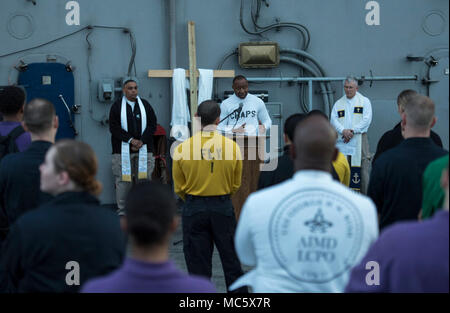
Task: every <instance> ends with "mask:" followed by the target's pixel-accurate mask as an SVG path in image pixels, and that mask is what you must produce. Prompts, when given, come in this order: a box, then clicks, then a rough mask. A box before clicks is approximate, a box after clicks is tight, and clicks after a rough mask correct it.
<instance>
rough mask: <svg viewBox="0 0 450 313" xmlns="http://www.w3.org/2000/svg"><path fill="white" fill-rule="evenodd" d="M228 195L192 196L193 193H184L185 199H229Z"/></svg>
mask: <svg viewBox="0 0 450 313" xmlns="http://www.w3.org/2000/svg"><path fill="white" fill-rule="evenodd" d="M230 197H231V196H230V195H229V194H228V195H220V196H194V195H189V194H187V195H186V199H191V200H201V199H213V200H214V199H216V200H228V199H230Z"/></svg>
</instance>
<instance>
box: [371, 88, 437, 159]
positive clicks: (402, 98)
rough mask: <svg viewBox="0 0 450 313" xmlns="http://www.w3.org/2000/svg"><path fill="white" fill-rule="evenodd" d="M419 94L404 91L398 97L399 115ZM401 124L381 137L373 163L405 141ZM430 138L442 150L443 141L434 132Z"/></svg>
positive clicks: (407, 90)
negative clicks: (409, 101) (410, 100)
mask: <svg viewBox="0 0 450 313" xmlns="http://www.w3.org/2000/svg"><path fill="white" fill-rule="evenodd" d="M415 94H417V92H416V91H414V90H411V89H406V90H403V91H402V92H401V93H400V94H399V95H398V97H397V106H398V107H397V109H398V113H399V114H400V115H401V114H402V112H403V111H404V110H405V103H406V102H407V101H408V99H409V97H411V96H413V95H415ZM400 123H401V122H398V124H397V125H395V126H394V128H393V129H391V130H388V131H387V132H385V133H384V134H383V136H381V138H380V141H378V145H377V151H376V152H375V156H374V157H373V160H372V163H374V162H375V160H376V159H377V158H378V157H379V156H380V155H381V154H382V153H383V152H385V151H387V150H389V149H391V148H394V147H396V146H398V145H399V144H400V143H401V142H402V141H403V140H404V138H403V136H402V130H401V125H400ZM430 138H431V139H432V140H433V142H434V143H435V144H437V145H438V146H439V147H441V148H442V141H441V138H440V137H439V135H438V134H436V133H435V132H434V131H430Z"/></svg>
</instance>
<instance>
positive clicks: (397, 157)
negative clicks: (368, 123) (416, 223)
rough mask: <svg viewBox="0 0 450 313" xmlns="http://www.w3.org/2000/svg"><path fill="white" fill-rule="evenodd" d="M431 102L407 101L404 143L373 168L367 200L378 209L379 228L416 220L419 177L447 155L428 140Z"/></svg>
mask: <svg viewBox="0 0 450 313" xmlns="http://www.w3.org/2000/svg"><path fill="white" fill-rule="evenodd" d="M434 110H435V106H434V102H433V101H432V100H431V99H430V98H428V97H426V96H423V95H420V94H415V95H412V96H410V97H409V98H408V101H407V102H406V103H405V106H404V111H403V112H402V114H401V116H402V121H401V132H402V135H403V137H404V138H405V140H403V141H402V142H401V143H400V144H399V145H398V146H397V147H395V148H392V149H389V150H388V151H386V152H384V153H383V154H382V155H381V156H380V157H379V158H378V159H377V160H376V161H375V162H374V164H373V167H372V173H371V176H370V183H369V189H368V194H367V195H368V196H369V197H370V198H372V200H373V202H374V203H375V205H376V206H377V210H378V215H379V219H380V222H379V225H380V228H381V229H382V228H384V227H386V226H388V225H390V224H392V223H395V222H398V221H402V220H417V217H418V214H419V211H420V209H421V205H422V175H423V172H424V171H425V168H426V167H427V165H428V164H429V163H430V162H431V161H433V160H435V159H437V158H439V157H441V156H444V155H446V154H447V153H448V152H447V151H446V150H444V149H442V148H441V147H439V146H438V145H436V144H435V143H434V142H433V140H432V139H431V138H430V130H431V127H432V126H433V125H434V123H435V122H436V117H435V116H434Z"/></svg>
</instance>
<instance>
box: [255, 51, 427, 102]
mask: <svg viewBox="0 0 450 313" xmlns="http://www.w3.org/2000/svg"><path fill="white" fill-rule="evenodd" d="M294 60H295V59H294ZM280 61H281V59H280ZM345 79H346V77H343V76H342V77H247V81H249V82H308V84H309V87H310V89H311V83H312V82H314V81H315V82H330V81H341V82H342V81H344V80H345ZM355 79H356V80H357V81H366V80H367V81H402V80H418V76H417V75H409V76H370V77H366V76H359V77H358V76H357V77H355ZM309 101H310V103H309V107H310V108H312V98H310V99H309Z"/></svg>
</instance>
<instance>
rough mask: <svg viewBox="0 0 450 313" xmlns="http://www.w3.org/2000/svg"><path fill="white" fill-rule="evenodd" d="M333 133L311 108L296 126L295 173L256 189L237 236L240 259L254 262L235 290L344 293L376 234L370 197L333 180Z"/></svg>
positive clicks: (243, 215) (239, 224)
mask: <svg viewBox="0 0 450 313" xmlns="http://www.w3.org/2000/svg"><path fill="white" fill-rule="evenodd" d="M335 143H336V133H335V131H334V129H333V128H332V126H331V125H330V123H329V122H328V121H327V119H326V118H324V117H322V116H319V115H313V116H309V117H307V118H306V119H304V120H303V121H302V122H300V124H299V125H298V126H297V128H296V131H295V135H294V143H293V147H292V149H291V156H292V157H293V159H294V167H295V170H296V173H295V174H294V177H293V178H291V179H289V180H287V181H285V182H283V183H281V184H278V185H275V186H273V187H269V188H266V189H263V190H262V191H259V192H256V193H253V194H251V195H250V197H249V198H248V199H247V201H246V202H245V204H244V207H243V210H242V213H241V217H240V219H239V223H238V227H237V230H236V236H235V247H236V252H237V254H238V257H239V259H240V261H241V263H243V264H246V265H250V266H256V267H255V269H253V270H252V271H250V272H248V273H247V274H245V275H244V276H242V277H241V278H239V279H238V280H237V281H236V282H235V283H234V284H233V285H232V286H231V287H230V289H234V288H239V287H241V286H245V285H248V286H251V287H252V288H253V291H254V292H258V293H259V292H264V293H265V292H267V293H273V292H275V293H281V292H283V293H284V292H343V291H344V289H345V286H346V284H347V282H348V279H349V275H350V270H351V268H352V267H353V266H354V265H356V264H358V263H359V262H360V261H361V259H362V258H363V256H364V255H365V253H366V252H367V250H368V249H369V247H370V245H371V243H372V242H374V241H375V240H376V238H377V236H378V224H377V213H376V208H375V205H374V204H373V202H372V201H371V200H370V199H369V198H367V197H365V196H363V195H360V194H357V193H354V192H352V191H351V190H349V189H348V188H347V187H345V186H344V185H342V184H340V183H339V182H336V181H333V179H332V177H331V174H330V169H331V162H332V160H333V159H335V158H336V156H337V149H336V147H335Z"/></svg>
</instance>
